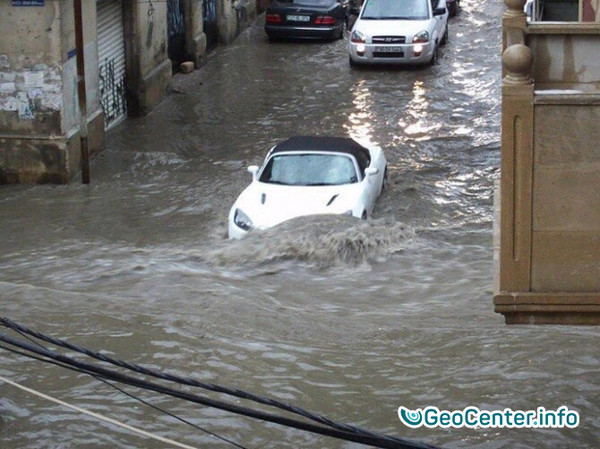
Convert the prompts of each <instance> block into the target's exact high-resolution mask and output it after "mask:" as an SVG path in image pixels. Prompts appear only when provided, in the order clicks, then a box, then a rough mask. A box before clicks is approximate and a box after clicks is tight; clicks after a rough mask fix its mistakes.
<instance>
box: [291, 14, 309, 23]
mask: <svg viewBox="0 0 600 449" xmlns="http://www.w3.org/2000/svg"><path fill="white" fill-rule="evenodd" d="M287 19H288V21H290V22H310V16H291V15H290V16H287Z"/></svg>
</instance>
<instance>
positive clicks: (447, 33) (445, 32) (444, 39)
mask: <svg viewBox="0 0 600 449" xmlns="http://www.w3.org/2000/svg"><path fill="white" fill-rule="evenodd" d="M448 41H450V33H449V32H448V24H447V23H446V30H445V31H444V37H442V45H446V44H447V43H448Z"/></svg>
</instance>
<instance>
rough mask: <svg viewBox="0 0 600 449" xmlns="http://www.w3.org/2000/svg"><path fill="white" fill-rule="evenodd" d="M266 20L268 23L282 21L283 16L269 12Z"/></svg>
mask: <svg viewBox="0 0 600 449" xmlns="http://www.w3.org/2000/svg"><path fill="white" fill-rule="evenodd" d="M266 21H267V23H281V22H283V18H282V17H281V16H280V15H279V14H267V17H266Z"/></svg>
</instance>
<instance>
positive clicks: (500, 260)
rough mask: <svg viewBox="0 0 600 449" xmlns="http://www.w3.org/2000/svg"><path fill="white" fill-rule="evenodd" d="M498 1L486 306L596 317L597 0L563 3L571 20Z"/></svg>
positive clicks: (521, 315)
mask: <svg viewBox="0 0 600 449" xmlns="http://www.w3.org/2000/svg"><path fill="white" fill-rule="evenodd" d="M504 2H505V4H506V6H507V8H506V11H505V13H504V15H503V20H502V22H503V42H502V45H503V54H502V63H503V82H502V142H501V153H502V154H501V172H502V173H501V181H500V184H499V186H498V190H497V191H496V195H495V199H496V200H497V201H496V206H497V207H496V212H497V217H496V219H495V227H496V228H495V237H496V242H495V249H496V254H495V256H496V262H497V264H496V275H497V283H496V288H495V290H496V292H495V295H494V305H495V310H496V312H499V313H502V314H503V315H504V317H505V320H506V322H507V323H509V324H596V325H597V324H600V147H599V146H598V141H599V140H600V128H599V127H598V121H599V120H600V23H598V22H595V21H589V19H591V18H594V19H595V17H596V15H595V11H596V10H597V6H598V2H596V1H590V0H582V2H580V3H579V4H578V3H577V2H576V3H575V5H574V6H573V5H571V6H572V7H573V11H572V12H571V13H570V14H569V16H574V17H577V14H578V11H579V19H580V20H576V21H568V22H556V21H543V20H542V21H536V20H527V19H526V17H525V14H523V7H524V5H525V0H504ZM585 5H587V6H586V7H588V6H589V8H590V9H592V10H593V11H594V14H590V15H584V14H583V12H584V10H585V9H584V6H585ZM545 6H547V5H545ZM563 6H564V5H563ZM546 9H547V8H546ZM542 19H543V16H542Z"/></svg>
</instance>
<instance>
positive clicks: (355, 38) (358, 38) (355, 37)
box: [350, 30, 367, 44]
mask: <svg viewBox="0 0 600 449" xmlns="http://www.w3.org/2000/svg"><path fill="white" fill-rule="evenodd" d="M350 42H353V43H355V44H364V43H365V42H367V38H366V36H365V35H364V34H362V33H361V32H360V31H358V30H354V31H353V32H352V34H351V35H350Z"/></svg>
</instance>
